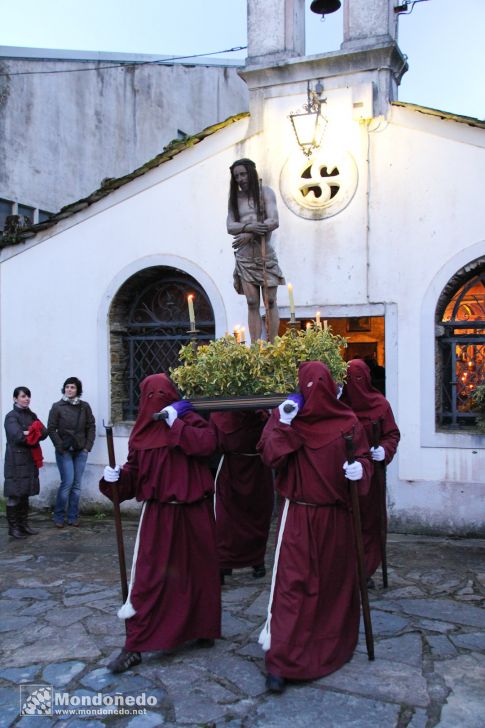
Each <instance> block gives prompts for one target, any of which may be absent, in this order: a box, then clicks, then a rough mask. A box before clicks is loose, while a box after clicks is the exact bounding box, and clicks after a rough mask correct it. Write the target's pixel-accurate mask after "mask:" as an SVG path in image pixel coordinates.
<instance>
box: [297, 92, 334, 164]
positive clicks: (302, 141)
mask: <svg viewBox="0 0 485 728" xmlns="http://www.w3.org/2000/svg"><path fill="white" fill-rule="evenodd" d="M322 93H323V86H322V84H321V83H320V81H319V82H318V83H317V85H316V87H315V90H314V91H312V90H311V89H310V82H308V85H307V102H306V104H303V111H295V112H293V113H291V114H290V115H289V117H290V121H291V123H292V126H293V131H294V132H295V136H296V141H297V142H298V144H299V146H300V148H301V150H302V152H303V154H305V156H307V157H310V156H311V154H312V152H313V150H314V149H317V148H318V147H319V146H320V144H321V141H322V137H323V132H324V131H325V127H326V126H327V119H326V117H325V116H323V114H322V104H324V103H325V102H326V99H322V98H321V95H322Z"/></svg>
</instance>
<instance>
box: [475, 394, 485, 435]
mask: <svg viewBox="0 0 485 728" xmlns="http://www.w3.org/2000/svg"><path fill="white" fill-rule="evenodd" d="M473 401H474V403H475V404H476V406H477V428H478V429H479V430H480V432H485V382H484V383H483V384H479V385H478V387H477V388H476V390H475V392H474V394H473Z"/></svg>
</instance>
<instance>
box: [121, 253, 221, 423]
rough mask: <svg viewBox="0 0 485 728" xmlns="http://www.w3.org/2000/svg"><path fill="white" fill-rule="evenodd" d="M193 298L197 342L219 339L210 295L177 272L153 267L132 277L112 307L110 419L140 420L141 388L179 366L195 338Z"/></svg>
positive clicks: (161, 267)
mask: <svg viewBox="0 0 485 728" xmlns="http://www.w3.org/2000/svg"><path fill="white" fill-rule="evenodd" d="M189 293H192V294H194V309H195V317H196V325H197V329H198V331H199V334H198V338H199V339H200V340H201V341H204V340H205V341H207V340H210V339H213V338H214V333H215V326H214V313H213V310H212V306H211V304H210V302H209V299H208V298H207V295H206V293H205V291H204V290H203V289H202V288H201V286H200V285H199V284H198V283H197V281H196V280H195V279H194V278H192V277H191V276H189V275H187V274H186V273H184V272H183V271H181V270H177V269H175V268H166V267H163V266H154V267H152V268H146V269H144V270H142V271H140V272H139V273H137V274H135V275H133V276H132V277H131V278H129V279H128V280H127V281H126V282H125V283H124V284H123V286H121V288H120V290H119V291H118V293H117V294H116V296H115V298H114V300H113V303H112V305H111V308H110V316H109V319H110V354H111V410H112V411H111V419H112V421H113V422H119V421H120V420H133V419H135V418H136V413H137V409H138V398H139V384H140V382H141V381H142V380H143V379H144V378H145V377H146V376H148V375H149V374H153V373H155V372H168V370H169V369H170V367H174V366H177V364H178V363H179V359H178V353H179V350H180V347H181V346H182V345H183V344H186V343H187V342H188V341H189V340H190V337H189V335H188V330H189V328H190V323H189V312H188V306H187V296H188V294H189Z"/></svg>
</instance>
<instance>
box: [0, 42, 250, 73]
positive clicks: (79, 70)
mask: <svg viewBox="0 0 485 728" xmlns="http://www.w3.org/2000/svg"><path fill="white" fill-rule="evenodd" d="M246 48H247V46H235V47H234V48H226V49H225V50H223V51H211V52H210V53H194V54H192V55H190V56H170V57H169V58H157V59H156V60H154V61H133V62H126V63H112V64H110V65H109V66H91V67H89V68H65V69H60V68H59V69H54V70H51V71H14V72H13V73H0V78H2V77H7V76H8V77H11V76H44V75H47V74H53V73H85V72H86V71H105V70H110V69H112V68H131V67H137V66H153V65H160V66H163V65H166V64H167V65H169V64H170V63H173V61H183V60H188V59H190V58H203V57H206V56H217V55H219V54H220V53H235V52H236V51H243V50H245V49H246ZM10 58H11V57H10ZM4 59H5V57H4ZM12 60H20V59H17V58H12ZM22 60H28V61H29V60H33V61H36V60H42V61H43V62H48V61H53V62H56V61H59V60H62V61H65V62H66V63H68V62H73V63H76V62H77V63H85V62H87V63H89V62H92V61H82V59H80V58H62V59H59V58H32V59H30V58H23V59H22Z"/></svg>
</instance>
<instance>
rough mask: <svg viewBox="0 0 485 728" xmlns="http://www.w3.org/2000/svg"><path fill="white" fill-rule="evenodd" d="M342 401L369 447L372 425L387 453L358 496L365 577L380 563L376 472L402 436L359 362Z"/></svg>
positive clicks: (355, 361)
mask: <svg viewBox="0 0 485 728" xmlns="http://www.w3.org/2000/svg"><path fill="white" fill-rule="evenodd" d="M342 401H343V402H345V403H346V404H348V405H349V407H351V408H352V409H353V410H354V412H355V414H356V415H357V417H358V418H359V422H360V423H361V425H362V426H363V428H364V430H365V433H366V436H367V442H368V445H369V448H370V447H372V445H373V444H374V443H373V423H377V424H378V428H379V445H381V446H382V447H383V448H384V450H385V452H386V457H385V459H384V461H382V462H376V463H374V469H373V470H374V472H373V476H372V481H371V486H370V488H369V492H368V493H367V495H365V496H363V495H361V496H360V497H359V504H360V517H361V522H362V540H363V542H364V556H365V568H366V574H367V576H372V574H374V572H375V571H376V569H377V568H378V567H379V565H380V563H381V515H382V510H381V509H382V507H383V505H384V504H383V503H382V504H381V498H382V494H381V493H380V485H379V473H378V470H379V469H381V470H382V469H384V468H385V466H386V465H389V463H390V462H391V460H392V459H393V457H394V455H395V454H396V450H397V446H398V444H399V439H400V437H401V435H400V432H399V429H398V426H397V425H396V421H395V419H394V415H393V412H392V409H391V405H390V404H389V402H388V401H387V399H386V398H385V397H384V395H383V394H381V393H380V392H379V391H378V390H377V389H375V388H374V387H373V386H372V381H371V375H370V370H369V367H368V366H367V364H366V363H365V362H364V361H363V360H362V359H352V361H350V362H349V368H348V370H347V382H346V384H345V387H344V391H343V394H342ZM381 476H382V477H385V473H381ZM384 482H385V481H384ZM383 527H384V533H386V532H387V513H386V514H384V524H383Z"/></svg>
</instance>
